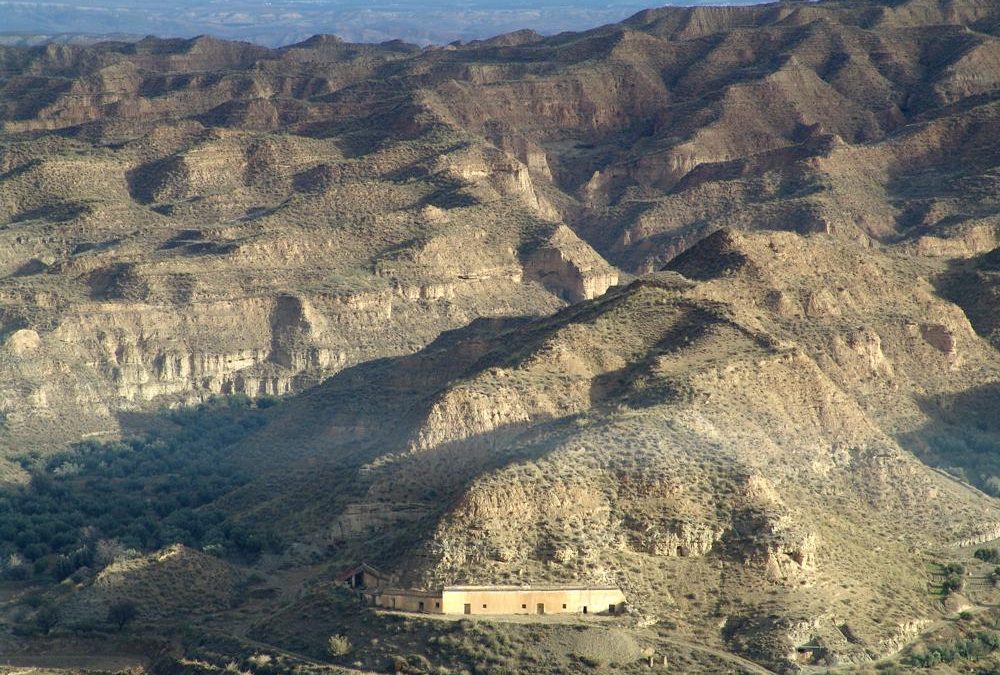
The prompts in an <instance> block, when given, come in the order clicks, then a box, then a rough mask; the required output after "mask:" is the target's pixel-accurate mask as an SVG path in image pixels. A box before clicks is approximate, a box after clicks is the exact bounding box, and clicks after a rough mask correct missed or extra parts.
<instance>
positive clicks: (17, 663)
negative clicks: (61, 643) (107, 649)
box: [0, 654, 147, 671]
mask: <svg viewBox="0 0 1000 675" xmlns="http://www.w3.org/2000/svg"><path fill="white" fill-rule="evenodd" d="M146 663H147V661H146V659H145V657H142V656H129V655H122V654H41V655H38V654H11V655H6V654H0V668H19V669H20V668H23V669H29V670H36V669H38V670H79V669H83V670H111V671H117V670H125V669H126V668H132V667H134V666H142V665H146Z"/></svg>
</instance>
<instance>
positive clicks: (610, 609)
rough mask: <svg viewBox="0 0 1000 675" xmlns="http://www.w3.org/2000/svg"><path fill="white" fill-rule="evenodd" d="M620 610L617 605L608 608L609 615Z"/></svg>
mask: <svg viewBox="0 0 1000 675" xmlns="http://www.w3.org/2000/svg"><path fill="white" fill-rule="evenodd" d="M616 609H618V608H617V607H616V606H615V605H609V606H608V614H614V613H615V610H616Z"/></svg>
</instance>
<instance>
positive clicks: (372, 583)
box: [337, 562, 392, 591]
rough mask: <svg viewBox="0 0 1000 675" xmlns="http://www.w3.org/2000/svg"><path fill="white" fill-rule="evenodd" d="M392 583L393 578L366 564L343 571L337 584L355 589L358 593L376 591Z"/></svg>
mask: <svg viewBox="0 0 1000 675" xmlns="http://www.w3.org/2000/svg"><path fill="white" fill-rule="evenodd" d="M391 581H392V577H391V576H390V575H388V574H386V573H384V572H382V571H381V570H379V569H377V568H375V567H373V566H372V565H369V564H368V563H365V562H363V563H361V564H360V565H356V566H355V567H351V568H349V569H346V570H343V571H342V572H340V574H338V575H337V583H339V584H343V585H345V586H347V587H348V588H353V589H354V590H356V591H361V590H371V591H374V590H377V589H379V588H382V587H383V586H385V585H387V584H389V583H390V582H391Z"/></svg>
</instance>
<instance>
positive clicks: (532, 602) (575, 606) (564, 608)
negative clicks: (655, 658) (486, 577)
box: [441, 586, 625, 614]
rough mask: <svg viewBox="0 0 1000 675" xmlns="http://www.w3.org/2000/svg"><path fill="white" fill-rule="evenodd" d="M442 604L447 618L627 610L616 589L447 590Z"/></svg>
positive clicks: (526, 588) (480, 587) (474, 588)
mask: <svg viewBox="0 0 1000 675" xmlns="http://www.w3.org/2000/svg"><path fill="white" fill-rule="evenodd" d="M441 600H442V603H441V604H442V607H441V611H442V612H443V613H444V614H583V613H587V614H608V613H615V614H617V613H618V612H620V611H622V610H623V609H624V607H625V594H624V593H622V592H621V590H620V589H618V588H614V587H612V586H608V587H583V586H581V587H548V588H547V587H525V586H511V587H503V586H446V587H445V589H444V591H443V592H442V594H441Z"/></svg>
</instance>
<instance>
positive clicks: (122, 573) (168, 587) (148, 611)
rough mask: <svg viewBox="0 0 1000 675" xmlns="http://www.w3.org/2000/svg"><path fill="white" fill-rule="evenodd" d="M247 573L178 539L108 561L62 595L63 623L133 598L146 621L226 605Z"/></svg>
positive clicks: (99, 616) (87, 619)
mask: <svg viewBox="0 0 1000 675" xmlns="http://www.w3.org/2000/svg"><path fill="white" fill-rule="evenodd" d="M245 577H246V574H245V573H244V572H242V571H240V570H238V569H236V568H234V567H233V566H231V565H229V564H227V563H225V562H223V561H222V560H220V559H218V558H215V557H213V556H210V555H206V554H204V553H201V552H199V551H195V550H193V549H190V548H187V547H185V546H182V545H179V544H178V545H174V546H170V547H168V548H165V549H162V550H160V551H156V552H154V553H151V554H149V555H145V556H142V557H139V558H135V559H131V560H122V561H118V562H115V563H112V564H111V565H110V566H108V567H107V568H105V569H104V570H102V571H101V573H100V574H98V575H97V577H96V578H95V579H93V580H92V581H90V582H87V583H86V585H84V586H83V587H81V588H78V589H76V590H75V592H74V593H73V594H72V595H70V596H69V597H67V598H65V599H63V600H61V601H60V606H59V610H60V613H61V615H62V620H63V621H64V622H66V623H71V624H72V623H82V624H91V625H93V624H99V623H101V622H104V621H106V619H107V616H108V609H109V608H110V607H111V606H112V605H114V604H116V603H121V602H129V603H132V604H134V606H135V609H136V620H138V621H141V622H145V623H158V622H164V621H166V622H172V621H177V620H184V621H187V620H190V619H191V617H194V616H204V615H206V614H210V613H212V612H218V611H222V610H228V609H230V608H231V607H232V606H233V603H234V602H235V601H236V600H237V599H238V597H239V589H240V584H241V583H242V582H243V581H244V580H245Z"/></svg>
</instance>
